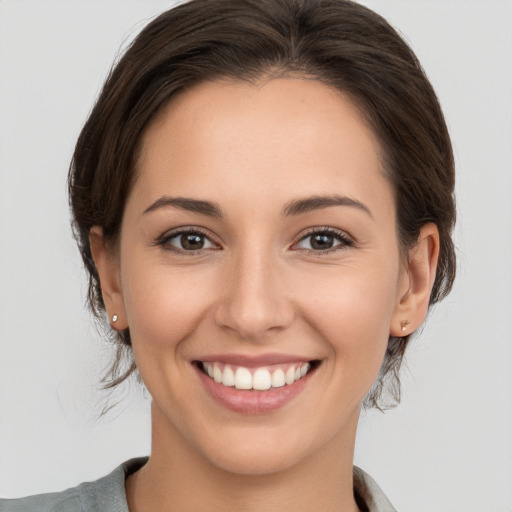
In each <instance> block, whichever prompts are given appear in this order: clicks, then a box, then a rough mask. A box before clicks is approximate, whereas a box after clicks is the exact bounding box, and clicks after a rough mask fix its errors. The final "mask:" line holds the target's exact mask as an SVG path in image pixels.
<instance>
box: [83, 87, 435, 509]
mask: <svg viewBox="0 0 512 512" xmlns="http://www.w3.org/2000/svg"><path fill="white" fill-rule="evenodd" d="M379 149H380V148H379V143H378V140H377V139H376V136H375V134H374V133H373V131H372V130H371V129H370V128H369V127H368V126H367V125H366V123H365V122H364V120H363V118H362V116H361V115H360V113H359V112H358V110H357V108H356V107H355V106H354V104H353V103H352V102H351V101H350V100H349V99H348V97H346V96H345V95H343V94H341V93H340V92H338V91H335V90H333V89H332V88H329V87H328V86H326V85H323V84H321V83H319V82H317V81H313V80H306V79H300V78H280V79H273V80H266V81H263V80H262V81H261V82H260V83H258V84H256V85H249V84H241V83H232V82H231V83H230V82H227V81H220V82H209V83H203V84H200V85H198V86H196V87H195V88H193V89H191V90H189V91H187V92H186V93H182V94H181V95H179V96H178V97H176V98H174V99H173V100H172V101H171V102H170V104H169V105H168V106H167V107H165V109H164V110H163V111H162V112H161V113H160V114H159V116H158V117H157V118H156V119H155V120H154V121H153V122H152V124H151V125H150V127H149V128H148V129H147V130H146V132H145V134H144V136H143V140H142V151H141V157H140V161H139V175H138V178H137V181H136V183H135V186H134V188H133V191H132V193H131V195H130V197H129V198H128V201H127V204H126V209H125V213H124V217H123V223H122V228H121V234H120V239H119V244H118V246H116V247H111V246H110V245H109V244H108V243H106V241H105V240H104V238H103V236H102V232H101V229H100V228H99V227H94V228H93V229H92V230H91V243H92V250H93V256H94V259H95V262H96V264H97V267H98V271H99V273H100V278H101V284H102V290H103V294H104V299H105V304H106V307H107V311H108V314H109V316H110V317H112V315H113V314H116V315H118V318H119V319H118V321H117V322H116V324H115V328H116V329H124V328H126V327H127V326H129V328H130V333H131V337H132V343H133V351H134V356H135V360H136V362H137V366H138V369H139V372H140V374H141V376H142V379H143V380H144V383H145V385H146V386H147V388H148V390H149V392H150V393H151V396H152V399H153V402H152V425H153V426H152V428H153V436H152V451H151V456H150V459H149V462H148V463H147V464H146V465H145V466H144V467H143V468H142V469H141V470H139V471H138V472H137V473H135V474H134V475H131V476H130V477H129V478H128V479H127V482H126V490H127V497H128V504H129V508H130V510H131V511H132V512H145V511H150V510H151V511H153V512H155V511H160V510H162V511H164V510H166V511H169V510H195V511H216V510H228V509H229V510H244V511H266V510H288V509H291V510H296V511H308V512H311V511H317V510H318V511H335V510H336V511H338V510H340V511H341V510H342V511H356V510H358V509H357V505H356V503H355V501H354V498H353V491H352V464H353V462H352V460H353V452H354V443H355V433H356V426H357V421H358V417H359V412H360V407H361V403H362V400H363V399H364V397H365V395H366V393H367V392H368V390H369V389H370V387H371V385H372V383H373V382H374V380H375V378H376V376H377V374H378V371H379V368H380V366H381V363H382V360H383V357H384V353H385V350H386V345H387V341H388V338H389V335H390V334H391V335H396V336H400V335H404V332H403V331H402V330H401V322H402V321H404V320H408V321H409V324H408V325H407V332H406V333H405V334H408V333H409V332H411V331H413V330H415V329H416V328H417V327H418V326H419V325H420V324H421V323H422V322H423V320H424V317H425V314H426V311H427V307H428V299H429V295H430V290H431V287H432V284H433V280H434V277H435V268H436V263H437V256H438V251H439V238H438V232H437V229H436V227H435V226H434V225H432V224H427V225H426V226H424V228H423V229H422V231H421V234H420V238H419V241H418V244H417V245H416V246H415V247H414V249H412V250H411V251H410V252H409V254H408V258H404V257H403V254H402V253H401V251H400V249H399V243H398V240H397V232H396V213H395V207H394V201H393V190H392V188H391V185H390V183H389V181H388V180H387V179H386V177H385V173H384V170H383V168H382V164H381V160H380V158H379ZM334 195H336V196H343V197H347V198H350V199H351V200H355V201H358V202H359V203H361V204H363V205H364V207H365V208H366V209H367V211H366V210H365V209H364V208H362V207H357V206H354V205H353V204H352V205H350V204H345V205H329V206H326V205H324V206H323V207H316V208H313V209H309V210H308V211H303V212H302V213H296V214H293V215H283V209H284V208H286V206H287V205H289V204H290V202H293V201H297V200H302V199H304V198H311V197H312V196H315V197H316V196H329V197H332V196H334ZM163 196H166V197H181V198H192V199H195V200H202V201H209V202H213V203H215V205H217V206H218V207H219V208H220V209H221V210H222V213H223V216H222V217H217V216H212V215H206V214H205V213H200V212H193V211H189V210H187V209H184V208H182V207H177V206H172V205H167V206H162V207H154V208H153V209H152V210H151V211H149V212H146V213H144V212H145V211H146V210H147V209H148V208H149V207H150V206H151V205H154V204H155V202H156V201H158V200H159V199H161V198H162V197H163ZM317 206H318V205H317ZM183 226H185V227H187V228H189V227H199V228H200V229H201V231H202V232H204V233H205V234H206V238H201V240H202V241H203V242H204V244H205V245H204V247H203V249H200V250H189V251H188V252H187V251H185V250H183V249H182V250H181V252H178V251H179V249H180V247H181V246H180V237H179V236H174V238H173V237H172V235H174V234H175V233H173V230H175V229H176V228H179V227H183ZM326 227H329V228H331V229H333V230H336V235H334V236H333V237H332V238H328V239H327V240H328V241H330V242H332V245H333V247H332V248H331V250H324V249H322V248H321V249H320V250H319V249H318V247H317V246H314V247H313V246H312V245H311V243H312V238H311V236H310V235H311V228H315V229H314V230H315V231H316V232H320V233H322V232H325V228H326ZM338 233H339V234H341V236H342V237H345V238H348V240H349V242H348V243H347V242H345V241H343V239H341V238H337V236H338ZM164 235H166V236H167V238H166V242H165V243H164V244H162V243H158V242H159V241H160V242H161V241H162V237H164ZM328 235H329V234H328ZM164 238H165V237H164ZM312 247H313V248H312ZM177 250H178V251H177ZM407 260H408V261H407ZM406 261H407V263H405V262H406ZM221 353H222V354H225V353H236V354H243V355H259V354H269V353H280V354H288V355H294V356H298V357H307V358H308V359H310V360H319V361H320V365H319V366H318V368H317V369H316V370H315V372H314V373H313V374H312V375H311V376H310V379H309V381H308V383H307V385H306V386H305V388H304V390H303V391H302V393H300V394H299V395H298V396H296V397H295V398H294V399H292V400H291V401H290V402H288V403H287V404H286V405H285V406H283V407H282V408H280V409H278V410H277V411H273V412H271V413H268V414H259V415H247V414H242V413H236V412H233V411H230V410H227V409H226V408H224V407H222V406H220V405H219V404H217V403H216V402H215V401H213V400H212V398H211V397H210V395H209V394H208V393H207V392H206V391H205V389H204V386H203V385H202V383H201V381H200V379H199V378H198V374H197V369H196V368H195V367H194V365H193V364H192V361H194V360H197V359H201V358H202V357H205V356H208V355H212V354H221Z"/></svg>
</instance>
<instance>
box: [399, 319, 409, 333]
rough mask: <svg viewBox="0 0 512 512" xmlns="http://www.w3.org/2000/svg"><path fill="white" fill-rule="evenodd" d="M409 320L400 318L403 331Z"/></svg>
mask: <svg viewBox="0 0 512 512" xmlns="http://www.w3.org/2000/svg"><path fill="white" fill-rule="evenodd" d="M410 323H411V322H409V320H402V321H401V322H400V326H401V327H402V331H405V330H406V329H407V326H408V325H409V324H410Z"/></svg>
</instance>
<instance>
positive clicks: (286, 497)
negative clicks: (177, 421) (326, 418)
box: [126, 407, 358, 512]
mask: <svg viewBox="0 0 512 512" xmlns="http://www.w3.org/2000/svg"><path fill="white" fill-rule="evenodd" d="M152 416H153V427H152V450H151V456H150V458H149V461H148V462H147V464H146V465H145V466H144V467H142V468H141V469H140V470H139V471H137V472H136V473H134V474H133V475H130V476H129V477H128V479H127V482H126V493H127V499H128V506H129V510H130V512H148V511H152V512H160V511H162V512H163V511H166V512H169V511H173V510H177V511H178V510H197V511H201V512H216V511H220V510H244V511H246V512H256V511H257V512H263V511H270V510H293V511H296V512H297V511H298V512H301V511H304V512H306V511H307V512H314V511H322V512H330V511H332V512H335V511H337V512H338V511H344V512H357V511H358V508H357V505H356V503H355V501H354V494H353V479H352V461H353V452H354V443H355V430H356V426H357V418H356V421H355V424H354V425H350V426H349V428H347V432H342V433H338V434H337V435H336V436H334V437H333V439H332V440H331V441H330V442H329V443H328V445H326V446H324V447H323V448H322V450H320V451H316V452H315V453H314V454H312V455H310V456H309V457H307V458H306V459H304V460H302V461H301V462H300V463H298V464H295V465H293V466H291V467H288V468H285V469H282V470H280V471H277V472H274V473H271V474H256V475H254V474H238V473H234V472H231V471H226V470H224V469H222V468H219V467H218V466H215V465H214V464H213V463H211V462H210V461H209V460H207V459H205V457H203V456H202V455H201V454H200V453H198V452H197V450H195V449H194V447H193V446H191V445H190V444H189V443H188V442H187V440H186V439H184V438H183V437H182V436H179V435H177V432H176V431H175V430H174V429H172V427H170V426H169V425H168V424H167V425H166V424H164V423H163V422H162V421H159V418H158V411H155V407H153V413H152ZM155 420H156V421H155ZM169 430H170V431H171V432H170V431H169Z"/></svg>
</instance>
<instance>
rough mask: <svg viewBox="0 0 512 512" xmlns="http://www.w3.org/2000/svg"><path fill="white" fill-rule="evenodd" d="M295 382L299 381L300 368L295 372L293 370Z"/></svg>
mask: <svg viewBox="0 0 512 512" xmlns="http://www.w3.org/2000/svg"><path fill="white" fill-rule="evenodd" d="M294 378H295V380H299V379H300V366H297V368H296V370H295V377H294Z"/></svg>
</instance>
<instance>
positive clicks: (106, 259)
mask: <svg viewBox="0 0 512 512" xmlns="http://www.w3.org/2000/svg"><path fill="white" fill-rule="evenodd" d="M89 243H90V245H91V254H92V258H93V260H94V263H95V265H96V269H97V270H98V275H99V278H100V283H101V292H102V296H103V302H104V303H105V308H106V310H107V316H108V319H109V322H110V325H111V327H112V328H113V329H115V330H117V331H120V330H123V329H126V328H127V327H128V322H127V320H126V311H125V307H124V300H123V294H122V288H121V277H120V272H119V256H118V255H117V254H116V251H115V250H114V249H113V248H112V247H111V246H109V244H108V243H107V241H106V240H105V237H104V236H103V230H102V229H101V228H100V227H99V226H93V227H92V228H91V230H90V232H89Z"/></svg>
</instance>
